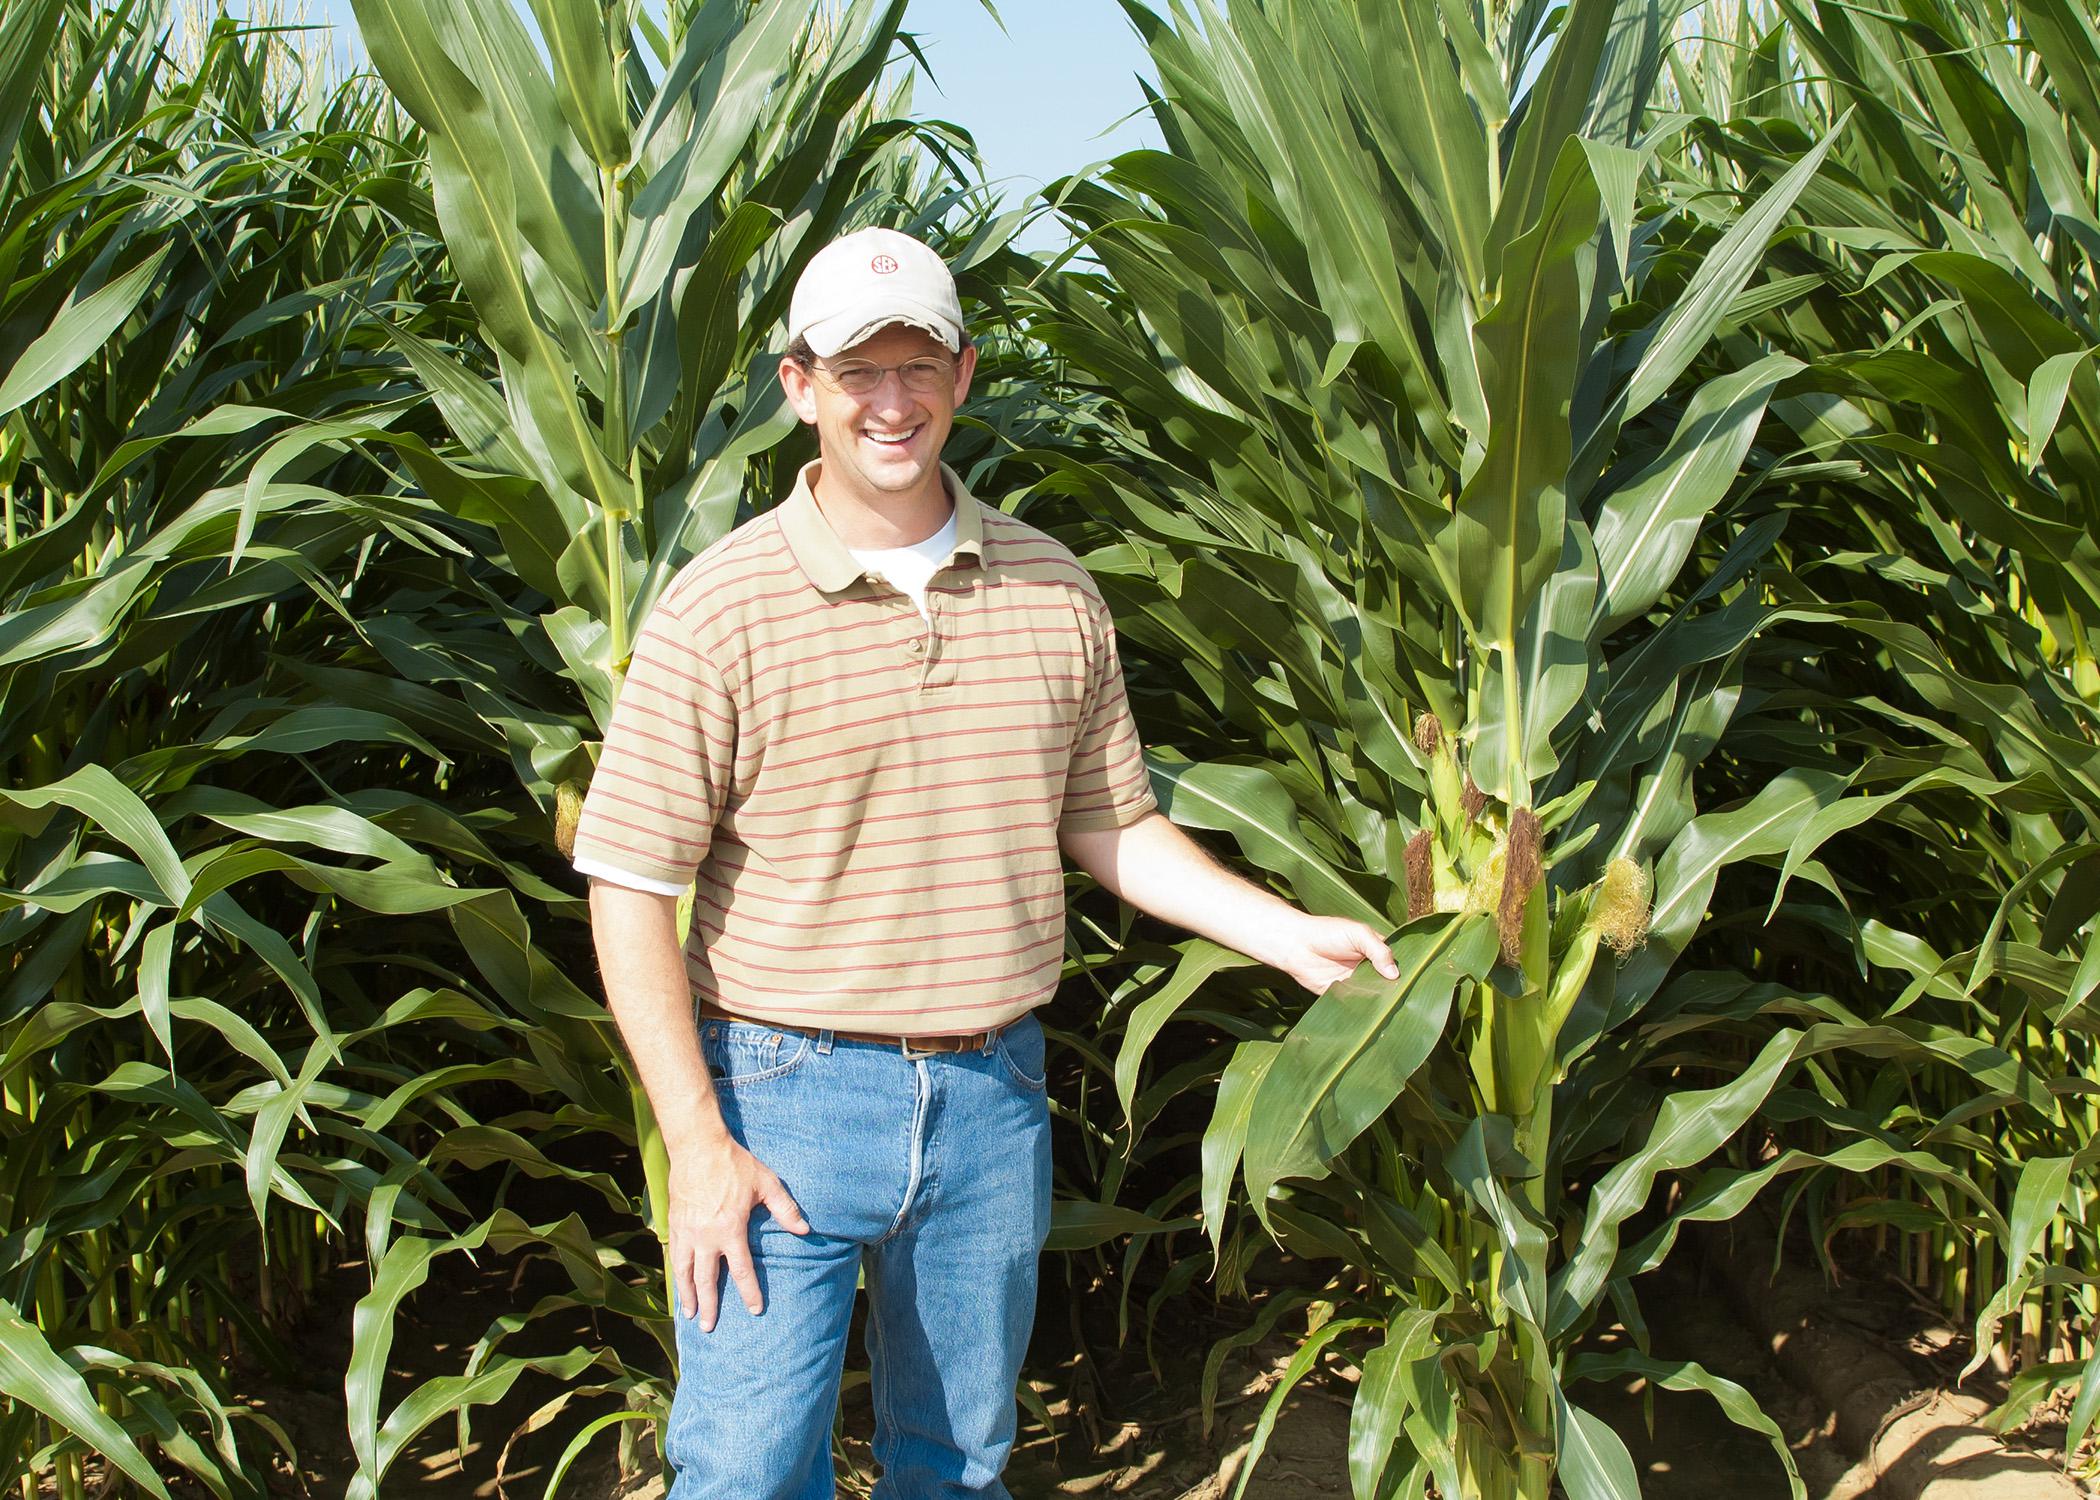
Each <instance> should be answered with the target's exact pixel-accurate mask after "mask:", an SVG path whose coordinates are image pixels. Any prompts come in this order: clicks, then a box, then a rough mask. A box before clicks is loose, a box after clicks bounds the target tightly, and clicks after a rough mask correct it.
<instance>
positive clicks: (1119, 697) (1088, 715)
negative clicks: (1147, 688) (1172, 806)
mask: <svg viewBox="0 0 2100 1500" xmlns="http://www.w3.org/2000/svg"><path fill="white" fill-rule="evenodd" d="M1089 603H1090V605H1091V606H1092V607H1091V609H1090V610H1089V614H1090V615H1091V617H1092V620H1093V624H1094V626H1095V629H1094V631H1093V632H1092V634H1093V638H1094V641H1095V646H1094V649H1093V650H1092V652H1091V653H1090V655H1091V658H1092V659H1091V660H1090V662H1089V664H1088V677H1087V690H1086V697H1085V701H1084V708H1083V713H1082V718H1081V724H1080V730H1079V738H1078V739H1077V741H1075V742H1074V744H1073V747H1072V765H1071V769H1070V771H1069V772H1067V774H1066V777H1065V797H1064V803H1063V806H1062V807H1061V808H1060V810H1059V812H1058V819H1057V827H1058V831H1059V832H1060V833H1082V832H1088V831H1092V830H1095V829H1102V828H1121V827H1123V826H1124V825H1125V824H1128V823H1135V822H1136V821H1137V820H1138V819H1139V818H1142V817H1144V816H1145V815H1146V814H1147V813H1150V812H1154V811H1156V810H1157V809H1158V807H1159V803H1158V801H1157V800H1156V799H1155V798H1154V797H1153V795H1152V778H1151V776H1150V774H1149V773H1148V772H1147V771H1146V770H1145V755H1144V746H1143V745H1142V744H1140V743H1139V741H1138V732H1137V721H1136V720H1135V719H1134V718H1132V717H1131V713H1130V697H1129V694H1128V693H1127V692H1126V691H1125V690H1124V686H1123V664H1122V662H1121V661H1120V660H1119V659H1118V657H1117V655H1116V627H1115V624H1114V622H1113V621H1112V620H1111V619H1110V618H1109V614H1108V609H1107V607H1106V606H1105V605H1102V604H1101V603H1100V602H1099V601H1098V600H1090V601H1089Z"/></svg>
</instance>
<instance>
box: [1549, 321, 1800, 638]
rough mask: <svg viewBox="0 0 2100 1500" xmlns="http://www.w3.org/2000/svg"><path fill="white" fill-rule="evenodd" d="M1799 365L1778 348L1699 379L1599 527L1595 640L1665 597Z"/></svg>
mask: <svg viewBox="0 0 2100 1500" xmlns="http://www.w3.org/2000/svg"><path fill="white" fill-rule="evenodd" d="M1801 368H1802V365H1801V362H1800V361H1799V360H1797V359H1794V358H1792V357H1790V356H1788V355H1784V354H1772V355H1767V356H1765V357H1764V358H1763V359H1760V360H1758V361H1757V362H1756V363H1755V364H1752V365H1750V366H1749V367H1748V368H1746V369H1743V370H1739V371H1736V372H1734V373H1733V374H1730V375H1725V376H1723V377H1721V378H1720V379H1718V380H1713V381H1709V382H1708V383H1707V384H1705V385H1703V386H1701V387H1700V388H1699V390H1698V392H1697V393H1696V394H1695V395H1694V396H1693V397H1692V399H1691V401H1690V402H1689V403H1687V405H1686V406H1685V410H1684V415H1683V416H1682V417H1681V418H1679V419H1678V423H1677V430H1676V431H1675V432H1673V433H1672V434H1671V435H1670V440H1669V442H1668V443H1666V444H1665V445H1664V446H1663V451H1662V452H1661V453H1660V454H1658V455H1657V456H1656V458H1655V461H1654V462H1653V463H1651V464H1649V465H1648V466H1647V467H1646V468H1644V469H1642V470H1641V471H1640V472H1639V473H1637V474H1635V475H1633V476H1632V477H1631V478H1629V479H1628V480H1627V481H1626V482H1625V483H1624V484H1622V485H1620V486H1618V487H1617V488H1616V489H1614V490H1613V491H1612V494H1611V496H1610V498H1608V499H1607V500H1606V501H1605V502H1604V505H1603V507H1602V508H1601V509H1600V510H1599V512H1598V515H1597V523H1596V527H1595V533H1596V539H1597V571H1598V577H1599V587H1598V591H1597V609H1596V614H1595V617H1594V619H1593V620H1592V621H1591V625H1590V634H1591V637H1592V638H1593V639H1596V638H1601V637H1602V636H1604V635H1606V634H1609V633H1610V632H1611V631H1613V630H1616V629H1617V628H1618V627H1619V626H1621V625H1623V624H1625V623H1626V622H1627V621H1628V620H1630V619H1632V618H1633V617H1634V616H1636V615H1638V614H1641V613H1642V612H1644V611H1645V610H1647V609H1649V608H1651V607H1652V606H1653V605H1654V604H1655V602H1656V600H1658V599H1660V598H1661V597H1662V596H1663V591H1664V590H1665V589H1667V588H1668V587H1669V586H1670V584H1671V583H1672V582H1673V581H1674V580H1675V579H1676V577H1677V574H1678V572H1679V570H1680V569H1681V568H1682V567H1683V566H1684V560H1685V558H1686V557H1687V556H1689V555H1690V553H1691V550H1692V546H1693V544H1694V543H1695V542H1696V541H1697V540H1698V538H1699V532H1700V530H1701V527H1702V526H1703V525H1704V523H1705V521H1706V517H1707V514H1708V513H1709V512H1710V511H1712V509H1713V508H1714V506H1715V505H1716V504H1718V503H1719V502H1720V500H1721V498H1722V497H1723V496H1724V495H1726V494H1727V493H1728V488H1729V486H1730V484H1731V483H1733V482H1734V480H1735V477H1736V473H1737V471H1738V469H1739V468H1740V467H1741V465H1742V461H1743V455H1744V454H1745V453H1746V452H1748V451H1749V448H1750V443H1751V440H1752V439H1753V438H1755V437H1756V436H1757V429H1758V424H1759V422H1760V421H1761V420H1762V419H1763V417H1764V412H1765V403H1766V402H1767V401H1768V400H1770V399H1771V395H1772V390H1773V388H1774V387H1775V386H1777V385H1778V384H1779V382H1780V381H1782V380H1785V379H1786V378H1787V377H1788V376H1790V375H1792V374H1793V373H1794V372H1795V371H1797V370H1799V369H1801Z"/></svg>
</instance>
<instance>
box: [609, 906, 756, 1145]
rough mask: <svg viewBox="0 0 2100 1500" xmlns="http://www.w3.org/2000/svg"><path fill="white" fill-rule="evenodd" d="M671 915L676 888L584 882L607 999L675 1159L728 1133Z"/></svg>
mask: <svg viewBox="0 0 2100 1500" xmlns="http://www.w3.org/2000/svg"><path fill="white" fill-rule="evenodd" d="M677 922H678V900H677V898H676V897H675V896H659V895H656V894H654V893H652V892H649V891H637V890H630V889H628V888H627V887H625V886H620V885H614V884H612V883H611V882H609V881H604V880H593V881H592V882H591V937H592V940H593V942H594V944H595V945H596V947H597V950H598V968H599V972H600V973H601V975H602V976H603V977H604V980H605V998H606V1003H607V1004H608V1005H609V1006H610V1007H611V1009H612V1014H613V1020H614V1022H615V1023H616V1024H617V1025H618V1026H619V1028H620V1037H621V1040H623V1041H624V1042H625V1043H626V1044H627V1054H628V1056H630V1057H632V1058H633V1059H634V1064H635V1068H636V1070H637V1071H638V1072H639V1073H640V1074H641V1077H642V1087H643V1089H644V1090H646V1091H647V1093H648V1095H649V1104H650V1107H651V1108H652V1109H654V1110H655V1112H656V1123H657V1129H658V1130H660V1131H661V1132H662V1133H663V1139H664V1147H665V1149H666V1150H667V1151H668V1152H669V1153H670V1155H671V1158H672V1160H674V1161H676V1160H678V1159H679V1158H681V1157H685V1156H688V1155H690V1154H692V1153H693V1152H695V1151H697V1150H706V1149H708V1148H710V1147H714V1146H719V1145H720V1144H722V1143H723V1142H724V1141H726V1140H727V1139H728V1131H727V1129H726V1127H724V1125H723V1124H722V1110H721V1106H720V1105H719V1104H717V1103H716V1102H715V1090H714V1084H713V1083H712V1082H710V1081H709V1079H708V1076H707V1064H706V1061H705V1060H704V1059H703V1058H702V1057H701V1055H700V1034H699V1032H698V1030H697V1029H696V1028H695V1027H694V1025H693V997H692V990H691V988H690V986H689V984H688V982H687V980H686V973H685V955H684V952H683V950H682V949H681V947H680V945H679V941H678V931H677Z"/></svg>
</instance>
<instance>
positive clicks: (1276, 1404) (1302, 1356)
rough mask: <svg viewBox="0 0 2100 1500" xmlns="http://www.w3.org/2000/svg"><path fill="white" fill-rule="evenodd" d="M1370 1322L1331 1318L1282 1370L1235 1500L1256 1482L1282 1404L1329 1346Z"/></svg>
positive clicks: (1260, 1420) (1259, 1422) (1251, 1444)
mask: <svg viewBox="0 0 2100 1500" xmlns="http://www.w3.org/2000/svg"><path fill="white" fill-rule="evenodd" d="M1371 1322H1372V1320H1371V1319H1369V1318H1330V1319H1329V1320H1328V1321H1327V1322H1325V1323H1322V1324H1321V1325H1320V1326H1319V1328H1318V1329H1317V1330H1315V1331H1314V1332H1313V1334H1312V1335H1311V1336H1310V1337H1308V1338H1307V1339H1306V1340H1305V1342H1304V1343H1302V1344H1300V1345H1299V1346H1298V1349H1297V1352H1296V1353H1294V1354H1292V1355H1291V1361H1290V1363H1289V1364H1287V1365H1285V1366H1284V1367H1283V1375H1282V1377H1281V1378H1280V1379H1278V1380H1277V1382H1276V1387H1275V1389H1274V1390H1272V1391H1270V1392H1269V1399H1268V1400H1267V1401H1265V1402H1263V1403H1262V1409H1261V1416H1260V1417H1259V1418H1258V1419H1257V1420H1256V1421H1255V1424H1254V1436H1253V1437H1252V1438H1251V1439H1249V1441H1248V1445H1247V1461H1246V1463H1245V1464H1243V1465H1242V1466H1241V1467H1240V1477H1239V1482H1238V1483H1236V1484H1235V1485H1233V1487H1232V1496H1233V1500H1240V1497H1241V1496H1242V1495H1245V1494H1246V1493H1247V1486H1248V1484H1249V1483H1251V1482H1252V1480H1253V1478H1254V1469H1255V1466H1256V1465H1257V1464H1259V1463H1260V1462H1261V1456H1262V1454H1263V1453H1264V1452H1266V1451H1267V1449H1268V1446H1269V1438H1270V1436H1271V1435H1272V1434H1273V1433H1274V1432H1275V1431H1276V1419H1277V1417H1278V1416H1280V1415H1282V1413H1283V1403H1284V1402H1286V1401H1288V1400H1289V1399H1290V1395H1291V1392H1292V1391H1294V1390H1296V1389H1297V1388H1298V1383H1299V1382H1300V1381H1301V1380H1303V1379H1305V1377H1306V1376H1308V1375H1310V1374H1311V1373H1312V1372H1313V1367H1314V1366H1315V1365H1317V1364H1318V1363H1319V1362H1320V1356H1321V1355H1322V1354H1324V1353H1325V1352H1326V1351H1327V1346H1328V1345H1329V1344H1331V1343H1333V1342H1334V1341H1335V1340H1336V1339H1338V1338H1340V1337H1341V1336H1342V1335H1343V1334H1345V1333H1353V1332H1354V1331H1356V1330H1357V1329H1359V1328H1367V1327H1369V1326H1370V1325H1371Z"/></svg>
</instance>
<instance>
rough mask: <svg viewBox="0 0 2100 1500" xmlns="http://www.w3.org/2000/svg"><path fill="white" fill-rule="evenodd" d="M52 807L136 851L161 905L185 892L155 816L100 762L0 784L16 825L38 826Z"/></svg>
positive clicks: (2, 801) (1, 802) (177, 861)
mask: <svg viewBox="0 0 2100 1500" xmlns="http://www.w3.org/2000/svg"><path fill="white" fill-rule="evenodd" d="M55 807H69V808H71V809H73V811H75V812H77V813H79V814H80V815H81V816H82V817H85V818H87V819H88V820H89V821H91V822H93V823H94V824H96V825H97V826H98V827H100V828H101V829H102V830H103V831H104V832H106V833H108V834H109V835H110V837H112V838H114V839H115V840H116V841H117V842H118V843H120V844H122V845H123V846H124V847H125V848H127V849H129V850H130V851H131V852H132V853H134V854H136V855H137V856H138V857H139V860H140V861H141V862H142V863H143V864H144V865H145V867H146V868H147V870H149V871H150V872H152V875H153V879H154V882H155V883H156V884H157V885H158V886H159V887H160V894H161V899H162V900H163V901H164V902H165V903H167V904H170V905H173V904H175V903H178V902H180V901H182V900H183V899H184V898H185V897H186V896H188V895H189V890H190V877H189V873H188V871H186V870H184V869H183V866H182V859H181V857H180V856H179V855H177V854H176V852H175V846H174V845H173V844H171V843H169V842H168V836H167V834H165V833H164V832H162V831H161V826H160V820H159V819H158V818H156V817H155V816H154V815H153V811H152V809H151V808H149V807H147V805H146V804H145V803H144V802H143V801H142V800H140V798H139V795H138V793H136V792H134V791H132V790H131V788H129V787H127V786H125V785H124V783H122V782H121V781H119V780H117V778H116V777H114V776H112V775H111V774H110V773H109V772H108V771H106V770H104V769H103V768H102V767H101V766H82V767H81V768H80V769H79V770H77V771H75V772H73V774H72V775H70V776H66V777H62V778H60V779H59V780H57V781H54V782H51V783H49V784H48V785H46V786H40V787H21V788H12V789H10V788H5V787H0V809H19V811H18V812H17V813H16V814H15V816H14V818H13V819H12V821H14V822H16V823H17V825H18V826H19V825H21V824H23V823H24V822H26V823H27V825H28V826H30V827H32V828H41V827H42V826H43V825H44V823H45V822H46V821H47V820H48V818H49V810H50V809H52V808H55ZM25 814H26V818H25V817H24V815H25Z"/></svg>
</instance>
